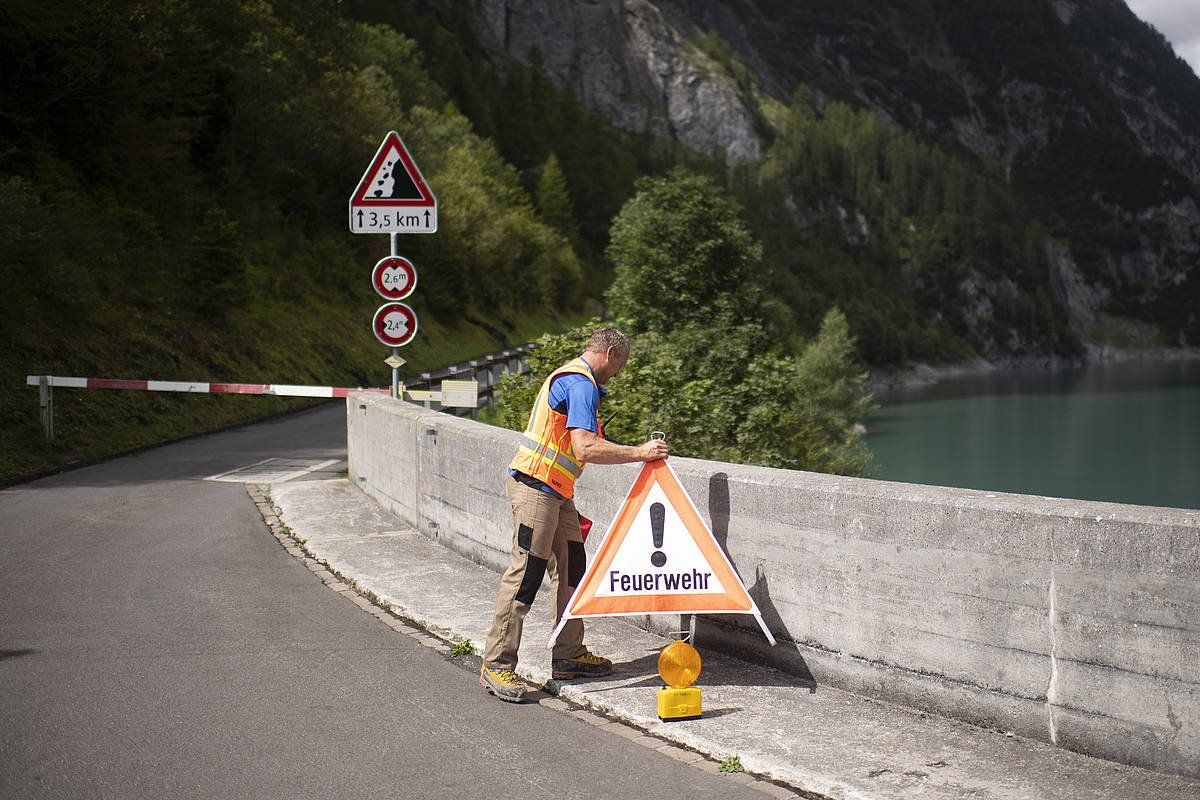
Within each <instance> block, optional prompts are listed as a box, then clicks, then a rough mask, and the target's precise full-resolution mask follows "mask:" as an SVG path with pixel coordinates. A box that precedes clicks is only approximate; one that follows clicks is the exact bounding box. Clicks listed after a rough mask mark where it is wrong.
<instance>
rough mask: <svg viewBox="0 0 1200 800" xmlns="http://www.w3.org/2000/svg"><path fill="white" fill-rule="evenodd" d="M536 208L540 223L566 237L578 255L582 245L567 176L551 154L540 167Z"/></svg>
mask: <svg viewBox="0 0 1200 800" xmlns="http://www.w3.org/2000/svg"><path fill="white" fill-rule="evenodd" d="M537 207H538V211H539V212H541V215H542V221H543V222H545V223H546V224H547V225H549V226H550V227H551V228H554V229H555V230H556V231H558V232H559V233H561V234H562V235H563V236H565V237H567V241H568V242H570V243H571V247H572V248H574V250H575V252H576V253H578V252H579V251H580V248H581V244H582V239H581V238H580V236H579V223H578V222H577V221H576V219H575V209H574V207H573V206H572V204H571V193H570V190H569V187H568V186H567V176H566V175H564V174H563V171H562V167H561V166H559V163H558V156H556V155H554V153H551V154H550V157H549V158H547V159H546V163H545V164H543V165H542V174H541V176H540V177H539V178H538V185H537Z"/></svg>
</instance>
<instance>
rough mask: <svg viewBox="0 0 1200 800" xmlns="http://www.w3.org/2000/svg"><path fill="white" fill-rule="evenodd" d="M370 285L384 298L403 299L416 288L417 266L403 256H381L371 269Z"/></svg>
mask: <svg viewBox="0 0 1200 800" xmlns="http://www.w3.org/2000/svg"><path fill="white" fill-rule="evenodd" d="M371 285H372V286H374V287H375V291H376V292H378V293H379V295H380V296H381V297H383V298H384V299H386V300H403V299H404V298H406V297H408V296H409V295H410V294H412V293H413V289H415V288H417V268H416V267H414V266H413V263H412V262H411V261H409V260H408V259H407V258H404V257H403V256H387V257H386V258H381V259H380V260H379V263H378V264H376V265H375V269H373V270H371Z"/></svg>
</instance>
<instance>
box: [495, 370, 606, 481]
mask: <svg viewBox="0 0 1200 800" xmlns="http://www.w3.org/2000/svg"><path fill="white" fill-rule="evenodd" d="M603 397H604V387H603V386H597V385H596V384H594V383H592V382H591V381H590V380H589V379H588V377H587V376H586V375H580V374H579V373H578V372H568V373H567V374H565V375H559V376H558V377H557V378H555V379H554V382H553V383H551V384H550V398H549V403H550V407H551V408H553V409H554V410H555V411H557V412H558V413H560V414H564V413H565V414H566V415H567V430H571V429H572V428H582V429H583V430H585V431H591V432H592V433H599V431H598V430H597V428H596V408H597V407H598V406H599V405H600V400H601V399H602V398H603ZM508 474H509V475H512V476H513V477H514V478H516V479H517V480H519V481H520V482H521V483H524V484H526V485H528V486H532V487H533V488H535V489H538V490H539V491H543V492H546V493H547V494H552V495H554V496H555V497H557V498H559V499H562V495H561V494H559V493H558V492H556V491H554V490H553V489H551V488H550V487H549V486H547V485H546V484H544V483H542V482H541V481H539V480H537V479H536V478H531V477H529V476H528V475H525V474H524V473H520V472H517V471H516V470H515V469H510V470H509V471H508Z"/></svg>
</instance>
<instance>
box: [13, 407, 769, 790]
mask: <svg viewBox="0 0 1200 800" xmlns="http://www.w3.org/2000/svg"><path fill="white" fill-rule="evenodd" d="M271 457H286V458H308V459H314V460H328V459H344V458H345V429H344V423H343V407H342V406H340V405H338V404H335V405H331V406H326V407H322V408H320V409H318V410H316V411H310V412H306V413H303V414H299V415H296V416H292V417H289V418H286V419H282V420H277V421H273V422H269V423H263V424H260V425H255V426H251V427H246V428H241V429H238V430H234V431H229V432H225V433H220V434H214V435H211V436H207V437H202V438H199V439H192V440H189V441H186V442H181V443H178V444H174V445H169V446H167V447H162V448H158V449H155V450H151V451H148V452H145V453H142V454H139V455H135V456H129V457H124V458H120V459H116V460H114V461H110V462H107V463H104V464H99V465H95V466H92V467H88V468H85V469H80V470H76V471H73V472H69V473H65V474H63V475H58V476H54V477H50V478H45V479H43V480H39V481H36V482H33V483H27V484H23V485H20V486H16V487H12V488H9V489H6V490H3V491H0V548H2V551H0V552H2V553H3V561H0V565H2V567H3V576H2V577H0V797H3V798H5V800H15V799H16V798H71V799H72V800H76V799H77V798H108V797H111V798H122V800H127V799H128V798H192V797H203V798H209V797H211V798H289V800H290V799H292V798H335V797H336V798H341V797H345V798H351V797H352V798H373V797H388V798H452V799H453V800H468V799H469V798H479V799H480V800H503V799H504V798H521V799H522V800H525V799H527V798H528V799H530V800H532V799H533V798H555V800H559V799H560V798H673V799H677V798H704V797H720V798H742V797H744V798H755V800H761V799H762V797H764V795H762V794H760V793H758V792H756V791H752V790H750V789H748V788H746V787H743V786H740V785H734V784H733V783H731V781H729V780H728V779H727V778H723V777H720V776H716V775H709V774H706V773H704V772H701V771H699V770H697V769H695V768H692V767H687V766H684V765H683V764H681V763H679V762H677V761H674V760H673V759H670V758H668V757H666V756H664V755H662V754H659V753H655V752H653V751H651V750H648V749H646V748H644V747H642V746H639V745H637V744H634V743H632V742H629V741H626V740H624V739H621V738H619V737H616V736H613V735H612V734H610V733H606V732H603V731H600V730H597V729H595V728H593V727H592V726H590V725H587V724H586V723H584V722H581V721H579V720H577V719H574V718H572V717H570V716H568V715H566V714H563V713H559V712H555V711H552V710H550V709H547V708H544V707H542V706H539V705H536V704H526V705H522V706H513V705H509V704H503V703H500V702H499V701H497V700H495V699H493V698H491V697H489V696H487V695H486V694H485V693H484V692H483V690H482V689H481V688H480V686H479V684H478V680H477V678H476V676H475V675H473V674H471V673H469V672H467V671H465V670H463V669H461V668H460V667H458V666H455V665H454V664H451V663H449V662H448V661H446V660H445V659H444V658H443V657H441V656H439V655H438V654H437V653H436V652H434V651H431V650H429V649H428V648H425V647H422V646H420V645H419V644H417V643H416V642H414V641H413V640H411V639H409V638H408V637H406V636H404V635H402V634H398V633H396V632H394V631H392V630H390V629H389V628H388V627H387V626H385V625H384V624H383V623H381V622H379V621H378V620H376V619H374V618H372V617H371V616H370V615H368V614H366V613H364V612H363V611H361V610H360V609H358V608H357V607H356V606H354V605H353V604H352V603H350V602H347V600H346V599H344V598H343V597H341V596H339V595H337V594H336V593H334V592H332V591H330V590H329V589H328V588H326V587H324V586H323V585H322V584H321V583H320V581H319V580H317V579H316V578H315V577H314V576H313V575H312V574H311V573H310V572H309V571H308V570H307V569H305V568H304V567H303V566H302V565H301V564H300V563H299V562H298V561H297V560H295V559H293V558H292V557H291V556H289V555H287V553H286V552H285V551H284V550H283V549H282V548H281V547H280V546H279V545H278V543H277V542H276V541H275V540H274V539H273V538H272V537H271V536H270V535H269V534H268V532H267V530H266V527H265V525H264V524H263V521H262V518H261V517H260V515H259V513H258V511H257V510H256V508H255V507H254V504H253V503H252V502H251V501H250V498H249V497H248V496H247V494H246V491H245V489H244V488H243V486H242V485H241V484H239V483H218V482H212V481H204V480H201V479H202V478H204V477H205V476H210V475H214V474H217V473H220V472H224V471H227V470H231V469H234V468H237V467H240V466H244V465H248V464H253V463H255V462H257V461H260V460H262V459H265V458H271ZM343 468H344V467H343V466H341V465H333V466H331V467H329V468H327V470H326V473H325V474H324V475H322V474H320V473H318V474H316V475H315V477H329V476H330V472H333V473H336V472H340V471H341V469H343Z"/></svg>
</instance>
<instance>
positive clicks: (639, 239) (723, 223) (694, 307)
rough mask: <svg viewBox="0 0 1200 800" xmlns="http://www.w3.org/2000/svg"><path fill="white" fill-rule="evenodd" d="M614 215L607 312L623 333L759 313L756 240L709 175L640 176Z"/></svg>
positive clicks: (666, 329)
mask: <svg viewBox="0 0 1200 800" xmlns="http://www.w3.org/2000/svg"><path fill="white" fill-rule="evenodd" d="M636 187H637V194H636V195H635V196H634V197H633V199H631V200H630V201H629V202H627V203H626V204H625V206H624V208H622V209H621V212H620V213H619V214H618V215H617V218H616V219H615V220H614V221H613V227H612V238H611V241H610V243H609V246H608V258H609V260H610V261H611V262H612V264H613V267H614V268H615V269H616V280H614V281H613V285H612V288H611V289H609V291H608V301H609V303H610V307H611V309H612V313H613V315H614V316H615V317H616V318H617V319H618V320H619V321H620V322H621V323H622V324H623V325H625V326H626V327H627V328H628V329H629V331H630V332H633V333H638V332H642V331H658V332H664V333H665V332H669V331H671V330H672V329H673V328H676V327H678V326H679V325H682V324H685V323H687V322H688V321H693V320H695V321H699V320H711V319H712V318H713V317H714V316H719V317H722V318H725V319H732V320H735V321H740V320H743V319H752V318H755V317H756V316H757V315H758V311H759V303H760V298H761V288H760V286H759V284H758V282H757V279H756V277H755V275H754V270H755V269H756V268H757V267H758V264H759V260H760V259H761V257H762V247H761V246H760V245H759V244H758V242H756V241H755V240H754V237H753V236H751V234H750V231H749V229H748V228H747V227H746V224H745V223H744V222H743V221H742V219H741V217H740V209H739V208H738V206H737V204H736V203H735V202H734V201H733V200H731V199H729V197H728V196H727V195H726V192H725V190H724V189H723V188H721V187H720V186H718V185H717V184H716V183H715V182H714V181H712V180H711V179H709V178H706V177H703V176H700V175H695V174H693V173H689V172H686V171H684V170H682V169H676V170H673V171H672V172H671V173H670V174H669V175H667V176H666V177H662V178H642V179H640V180H639V181H638V182H637V184H636Z"/></svg>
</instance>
